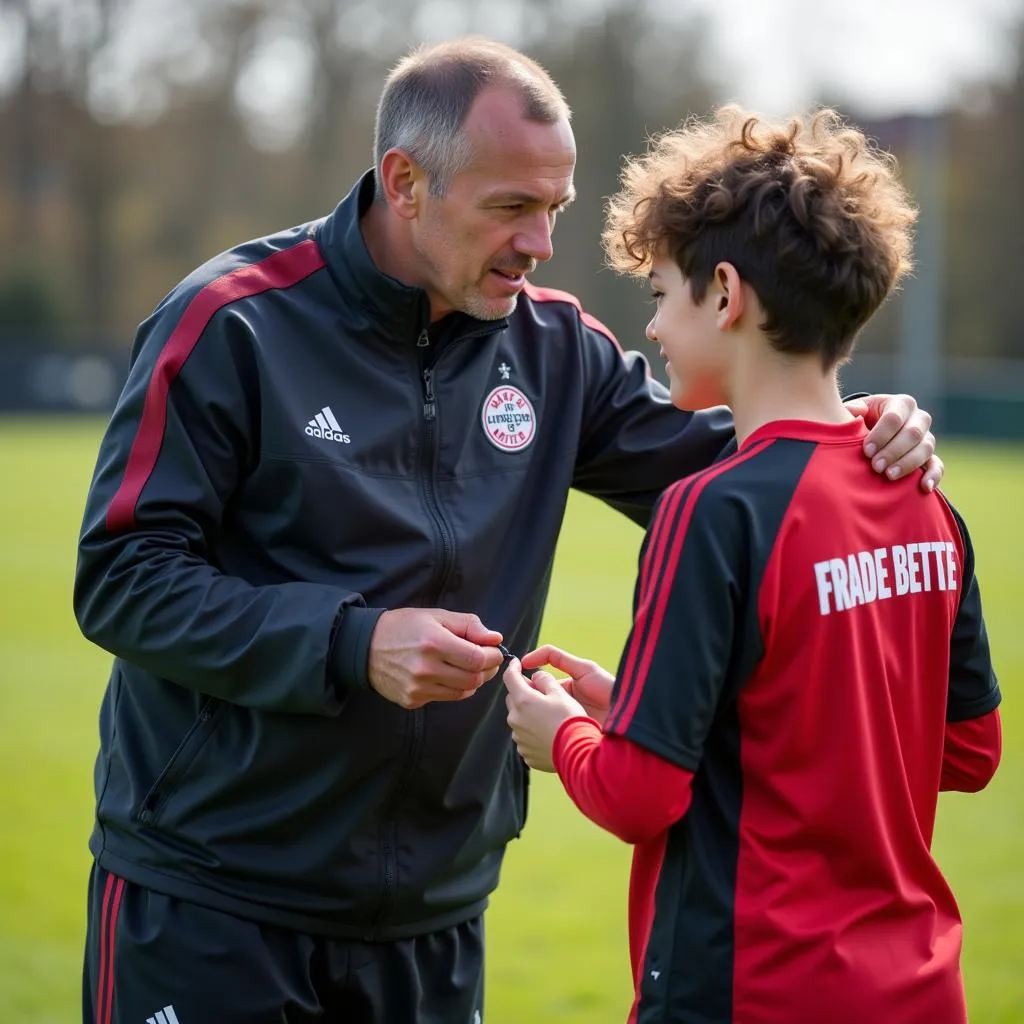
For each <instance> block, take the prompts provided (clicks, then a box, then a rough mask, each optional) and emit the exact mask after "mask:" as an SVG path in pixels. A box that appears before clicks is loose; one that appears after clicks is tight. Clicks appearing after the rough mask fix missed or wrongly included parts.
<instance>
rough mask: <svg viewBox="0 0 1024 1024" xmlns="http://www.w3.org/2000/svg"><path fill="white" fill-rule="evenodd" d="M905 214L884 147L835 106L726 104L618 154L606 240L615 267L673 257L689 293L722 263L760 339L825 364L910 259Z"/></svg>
mask: <svg viewBox="0 0 1024 1024" xmlns="http://www.w3.org/2000/svg"><path fill="white" fill-rule="evenodd" d="M916 216H917V214H916V211H915V209H914V208H913V206H912V204H911V202H910V200H909V197H908V195H907V192H906V190H905V189H904V187H903V185H902V184H901V183H900V181H899V179H898V178H897V175H896V161H895V159H894V158H893V157H892V156H891V155H890V154H888V153H884V152H881V151H880V150H878V149H877V148H876V147H875V146H874V145H873V144H872V143H871V142H869V140H868V139H867V138H866V137H865V136H864V135H863V134H862V133H861V132H860V131H857V130H856V129H855V128H852V127H850V126H848V125H846V124H845V123H844V122H843V120H842V119H841V118H840V116H839V115H838V114H837V113H836V112H835V111H833V110H827V109H826V110H819V111H817V112H816V113H814V114H812V115H810V116H809V117H806V118H800V117H796V118H792V119H790V120H789V121H787V122H778V123H772V122H769V121H766V120H763V119H761V118H760V117H758V116H756V115H755V114H752V113H750V112H748V111H744V110H742V109H740V108H739V107H736V106H727V107H722V108H720V109H719V110H717V111H716V112H715V114H714V115H713V117H712V118H710V119H708V120H705V121H701V120H698V119H690V120H688V121H686V122H684V123H683V125H682V126H681V127H680V128H679V129H677V130H675V131H671V132H666V133H665V134H663V135H660V136H658V137H656V138H654V139H653V140H652V141H651V145H650V147H649V149H648V152H647V153H646V155H644V156H641V157H634V158H631V159H629V160H628V161H627V162H626V165H625V167H624V169H623V171H622V176H621V190H620V191H619V192H618V194H617V195H615V196H613V197H612V198H611V200H609V203H608V216H607V220H606V225H605V231H604V244H605V252H606V254H607V256H608V259H609V262H610V263H611V265H612V266H613V267H614V268H615V269H616V270H619V271H622V272H626V273H631V274H637V275H639V274H642V273H646V272H647V270H648V269H649V267H650V264H651V261H652V260H653V259H654V258H656V257H659V256H661V255H662V254H664V255H665V256H668V257H670V258H672V259H674V260H675V261H676V263H677V264H678V265H679V268H680V269H681V271H682V273H683V276H684V278H685V279H686V280H687V281H688V282H689V285H690V289H691V293H692V295H693V299H694V301H695V302H698V303H699V302H701V301H702V300H703V298H704V296H705V295H706V293H707V287H708V284H709V283H710V281H711V278H712V275H713V274H714V270H715V267H716V266H717V265H718V264H719V263H722V262H727V263H731V264H733V266H735V268H736V270H737V272H738V273H739V275H740V277H741V278H742V279H743V280H744V281H746V282H747V283H748V284H749V285H750V286H751V287H752V288H753V289H754V291H755V292H756V293H757V297H758V299H759V300H760V303H761V305H762V307H763V308H764V311H765V321H764V323H762V324H761V328H762V329H763V330H764V331H765V333H766V335H767V336H768V338H769V340H770V341H771V343H772V345H773V346H774V347H775V348H776V349H778V350H779V351H782V352H790V353H797V354H805V353H813V352H817V353H819V354H820V356H821V359H822V362H823V363H824V365H825V366H826V367H830V366H835V365H837V364H838V363H840V362H842V360H844V359H845V358H847V357H848V356H849V354H850V351H851V350H852V348H853V345H854V343H855V341H856V337H857V334H858V332H859V331H860V329H861V328H862V327H863V326H864V324H865V323H867V321H868V320H869V319H870V318H871V316H872V315H873V314H874V312H875V311H876V310H877V309H878V307H879V306H880V305H881V304H882V302H883V301H884V300H885V298H886V297H887V296H888V295H889V293H890V292H891V291H892V290H893V289H894V288H896V286H897V285H898V283H899V281H900V279H901V278H902V277H903V275H904V274H906V273H907V272H908V271H909V270H910V268H911V251H912V241H913V239H912V225H913V223H914V220H915V219H916Z"/></svg>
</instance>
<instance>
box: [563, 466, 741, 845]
mask: <svg viewBox="0 0 1024 1024" xmlns="http://www.w3.org/2000/svg"><path fill="white" fill-rule="evenodd" d="M714 477H715V473H714V471H712V472H711V473H710V474H702V475H701V476H698V477H695V478H691V479H689V480H682V481H679V482H678V483H676V484H674V485H673V486H672V487H670V488H669V489H668V490H666V492H665V493H664V495H663V496H662V498H661V499H660V500H659V502H658V505H657V507H656V509H655V512H654V519H653V521H652V524H651V528H650V530H649V531H648V533H647V536H646V537H645V539H644V545H643V549H642V552H641V556H640V573H639V579H638V582H637V588H636V598H635V612H634V623H633V628H632V631H631V633H630V636H629V639H628V641H627V643H626V648H625V650H624V652H623V655H622V659H621V662H620V665H619V672H618V675H617V679H616V683H615V689H614V692H613V695H612V702H611V707H610V709H609V712H608V716H607V718H606V720H605V724H604V735H603V736H602V734H601V732H600V729H599V728H598V726H597V724H596V723H594V722H593V721H592V720H588V719H580V718H575V719H572V720H570V721H569V722H567V723H565V724H564V725H563V726H562V727H561V729H560V730H559V732H558V734H557V735H556V737H555V742H554V744H553V747H552V755H553V759H554V763H555V767H556V770H557V771H558V773H559V776H560V777H561V779H562V781H563V784H564V786H565V788H566V790H567V792H568V793H569V796H570V797H571V798H572V800H573V801H574V802H575V803H576V804H577V806H578V807H580V809H581V810H582V811H583V812H584V813H585V814H587V815H588V817H590V818H592V819H593V820H594V821H596V822H597V823H598V824H600V825H602V826H603V827H604V828H606V829H608V830H609V831H611V832H614V833H615V834H616V835H618V836H620V837H621V838H622V839H625V840H626V841H627V842H639V841H641V840H643V839H646V838H650V837H652V836H654V835H656V834H658V833H659V832H661V831H664V830H665V829H666V828H668V827H669V826H670V825H672V824H673V823H674V822H676V821H678V820H679V818H680V817H682V815H683V814H684V813H685V812H686V810H687V808H688V807H689V804H690V786H691V782H692V780H693V775H694V773H695V772H696V770H697V767H698V765H699V764H700V761H701V758H702V756H703V752H704V743H705V740H706V738H707V736H708V733H709V732H710V730H711V728H712V724H713V722H714V720H715V716H716V714H717V711H718V706H719V701H720V697H721V695H722V691H723V687H724V686H725V683H726V679H727V676H728V668H729V665H730V659H731V658H732V656H733V648H734V644H735V643H737V642H738V643H740V644H742V645H743V647H744V657H746V656H749V657H751V658H756V657H758V656H759V652H760V639H759V638H756V639H754V638H751V637H748V636H745V635H744V633H743V626H742V624H741V623H742V621H743V619H742V608H743V606H744V604H745V600H746V594H745V587H746V583H745V576H744V574H743V572H742V566H743V565H744V564H745V562H746V560H747V547H748V546H749V531H748V529H747V528H746V527H745V525H744V520H743V517H742V515H741V513H740V511H739V506H738V505H737V504H736V503H734V502H732V501H730V500H729V499H728V498H724V497H723V496H722V491H721V489H718V488H716V487H715V483H714Z"/></svg>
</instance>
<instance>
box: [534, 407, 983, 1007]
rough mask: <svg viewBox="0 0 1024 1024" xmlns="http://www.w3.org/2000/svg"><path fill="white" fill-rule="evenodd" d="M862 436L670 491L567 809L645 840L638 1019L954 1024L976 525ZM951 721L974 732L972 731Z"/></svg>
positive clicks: (737, 465)
mask: <svg viewBox="0 0 1024 1024" xmlns="http://www.w3.org/2000/svg"><path fill="white" fill-rule="evenodd" d="M864 434H865V430H864V427H863V424H862V423H861V421H859V420H857V421H853V422H851V423H848V424H843V425H826V424H815V423H805V422H795V421H784V422H776V423H772V424H769V425H767V426H765V427H763V428H761V429H760V430H758V431H757V432H756V433H754V434H753V435H751V436H750V437H749V438H748V439H747V440H746V441H745V442H744V444H743V445H742V446H741V448H740V450H739V452H738V453H737V454H736V455H734V456H732V457H731V458H729V459H727V460H725V461H723V462H721V463H720V464H719V465H717V466H715V467H713V468H712V469H709V470H706V471H704V472H702V473H698V474H696V475H694V476H690V477H688V478H686V479H684V480H681V481H679V482H678V483H677V484H675V485H673V486H672V487H670V488H669V489H668V490H667V491H666V492H665V493H664V495H663V496H662V498H661V501H660V503H659V505H658V508H657V510H656V513H655V518H654V520H653V522H652V524H651V527H650V529H649V531H648V534H647V537H646V539H645V542H644V546H643V550H642V553H641V558H640V571H639V579H638V582H637V590H636V607H635V622H634V626H633V630H632V632H631V634H630V637H629V640H628V642H627V645H626V649H625V651H624V653H623V656H622V661H621V663H620V666H619V672H618V678H617V682H616V687H615V692H614V696H613V701H612V707H611V710H610V712H609V714H608V717H607V720H606V722H605V726H604V730H605V735H604V736H603V738H602V736H601V734H600V733H599V732H598V730H597V728H596V726H595V724H594V723H593V722H592V721H590V720H580V719H574V720H571V721H570V722H569V723H566V725H564V726H563V727H562V729H561V730H560V731H559V734H558V736H557V737H556V740H555V748H554V756H555V763H556V767H557V768H558V771H559V774H560V775H561V776H562V778H563V781H564V782H565V785H566V788H567V790H568V792H569V794H570V796H572V798H573V799H574V800H575V801H576V802H577V804H578V805H579V806H580V807H581V808H582V809H583V810H584V811H585V812H586V813H588V814H589V815H590V816H591V817H593V818H594V819H595V820H596V821H598V822H599V823H600V824H602V825H604V826H605V827H607V828H610V829H611V830H612V831H615V832H617V834H619V835H621V836H622V837H623V838H625V839H627V840H628V841H631V842H636V843H638V845H637V849H636V855H635V858H634V864H633V876H632V880H631V894H630V947H631V957H632V960H633V967H634V976H635V981H636V1002H635V1004H634V1008H633V1014H632V1016H631V1020H633V1021H637V1022H639V1024H644V1022H653V1021H659V1022H660V1021H669V1020H671V1021H673V1022H692V1024H698V1022H700V1024H712V1022H714V1024H719V1022H727V1021H736V1022H743V1024H769V1022H770V1024H822V1022H825V1021H828V1022H829V1024H864V1022H871V1024H915V1022H922V1024H924V1022H928V1024H949V1022H958V1024H961V1022H963V1021H964V1020H965V1019H966V1011H965V1008H964V996H963V984H962V980H961V976H960V968H959V956H960V945H961V924H960V917H959V913H958V910H957V906H956V903H955V901H954V898H953V895H952V893H951V892H950V889H949V887H948V885H947V884H946V882H945V880H944V878H943V876H942V873H941V871H940V870H939V867H938V865H937V864H936V863H935V860H934V859H933V857H932V855H931V852H930V847H931V840H932V831H933V826H934V822H935V813H936V804H937V801H938V793H939V790H940V788H942V787H946V788H965V789H970V788H974V789H976V788H980V785H983V784H984V783H985V782H987V781H988V778H989V777H991V774H992V772H993V771H994V767H995V763H996V762H997V761H998V750H999V729H998V713H997V712H995V709H996V707H997V705H998V703H999V699H1000V695H999V689H998V685H997V683H996V679H995V675H994V673H993V670H992V664H991V659H990V654H989V646H988V641H987V637H986V633H985V626H984V621H983V618H982V612H981V602H980V597H979V592H978V585H977V582H976V580H975V576H974V564H973V561H974V559H973V553H972V550H971V546H970V540H969V537H968V534H967V531H966V528H965V526H964V524H963V522H962V520H960V518H959V517H958V516H957V514H956V513H955V512H954V511H953V510H952V508H951V506H950V505H949V504H948V503H947V501H946V500H945V498H943V497H942V496H941V495H939V494H931V495H926V494H923V493H921V491H920V490H919V488H918V484H917V480H916V479H911V480H907V481H903V482H900V483H896V484H892V483H890V482H888V481H886V480H884V479H882V478H880V477H879V476H878V475H876V474H875V473H874V472H873V471H872V469H871V467H870V465H869V463H868V460H867V459H865V458H864V456H863V454H862V450H861V449H862V444H863V438H864ZM950 723H964V724H963V727H962V728H961V727H960V726H957V725H955V724H950Z"/></svg>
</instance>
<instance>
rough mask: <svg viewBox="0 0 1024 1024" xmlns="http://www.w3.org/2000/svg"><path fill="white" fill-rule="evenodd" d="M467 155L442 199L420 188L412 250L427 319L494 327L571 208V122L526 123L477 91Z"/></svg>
mask: <svg viewBox="0 0 1024 1024" xmlns="http://www.w3.org/2000/svg"><path fill="white" fill-rule="evenodd" d="M463 130H464V132H465V135H466V138H467V141H468V143H469V152H470V157H469V160H468V162H467V163H466V164H465V166H464V167H463V168H462V169H461V170H460V171H459V172H458V173H456V174H455V175H454V176H453V178H452V180H451V181H450V182H449V185H448V189H447V191H446V192H445V195H444V196H441V197H438V196H433V195H430V194H429V186H428V183H427V182H426V181H424V182H422V185H421V188H420V194H419V196H418V199H419V208H418V213H417V216H416V218H415V221H414V224H413V231H412V237H413V245H414V248H415V250H416V255H417V257H418V259H419V261H420V263H421V266H422V267H423V268H424V272H425V278H426V280H425V283H424V287H425V288H426V290H427V292H428V294H429V295H430V302H431V316H432V318H433V319H435V320H436V319H438V318H439V317H441V316H444V315H445V314H446V313H449V312H451V311H452V310H456V309H457V310H461V311H462V312H464V313H469V314H470V315H471V316H475V317H478V318H480V319H481V320H498V319H500V318H501V317H504V316H508V315H509V314H510V313H511V312H512V311H513V310H514V309H515V308H516V298H517V296H518V295H519V293H520V292H521V291H522V289H523V287H524V285H525V284H526V275H527V274H529V273H530V272H531V271H533V270H534V269H536V267H537V264H538V263H543V262H545V261H546V260H549V259H551V253H552V247H551V233H552V231H553V230H554V227H555V218H556V217H557V215H558V213H559V211H560V210H562V209H563V208H564V207H565V205H566V204H567V203H569V202H571V201H572V198H573V194H574V193H573V185H572V175H573V169H574V167H575V165H576V143H575V140H574V139H573V134H572V129H571V128H570V127H569V122H568V120H560V121H557V122H556V123H555V124H538V123H537V122H534V121H528V120H527V119H526V118H524V117H523V114H522V102H521V100H520V99H519V97H518V96H516V95H515V94H514V93H511V92H509V91H507V90H504V89H500V88H493V89H487V90H484V91H483V92H482V93H481V94H480V95H479V96H478V97H477V99H476V102H475V103H474V104H473V106H472V107H471V108H470V112H469V114H468V115H467V117H466V121H465V124H464V126H463Z"/></svg>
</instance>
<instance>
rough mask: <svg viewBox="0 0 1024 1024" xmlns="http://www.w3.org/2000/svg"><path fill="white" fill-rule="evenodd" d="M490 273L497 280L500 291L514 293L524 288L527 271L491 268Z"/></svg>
mask: <svg viewBox="0 0 1024 1024" xmlns="http://www.w3.org/2000/svg"><path fill="white" fill-rule="evenodd" d="M490 273H491V274H493V275H494V277H495V278H496V279H497V281H498V283H499V285H500V287H501V288H502V290H505V291H508V292H511V293H514V292H518V291H521V290H522V289H523V288H524V287H526V274H527V273H528V271H527V270H499V269H498V268H497V267H492V268H491V270H490Z"/></svg>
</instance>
